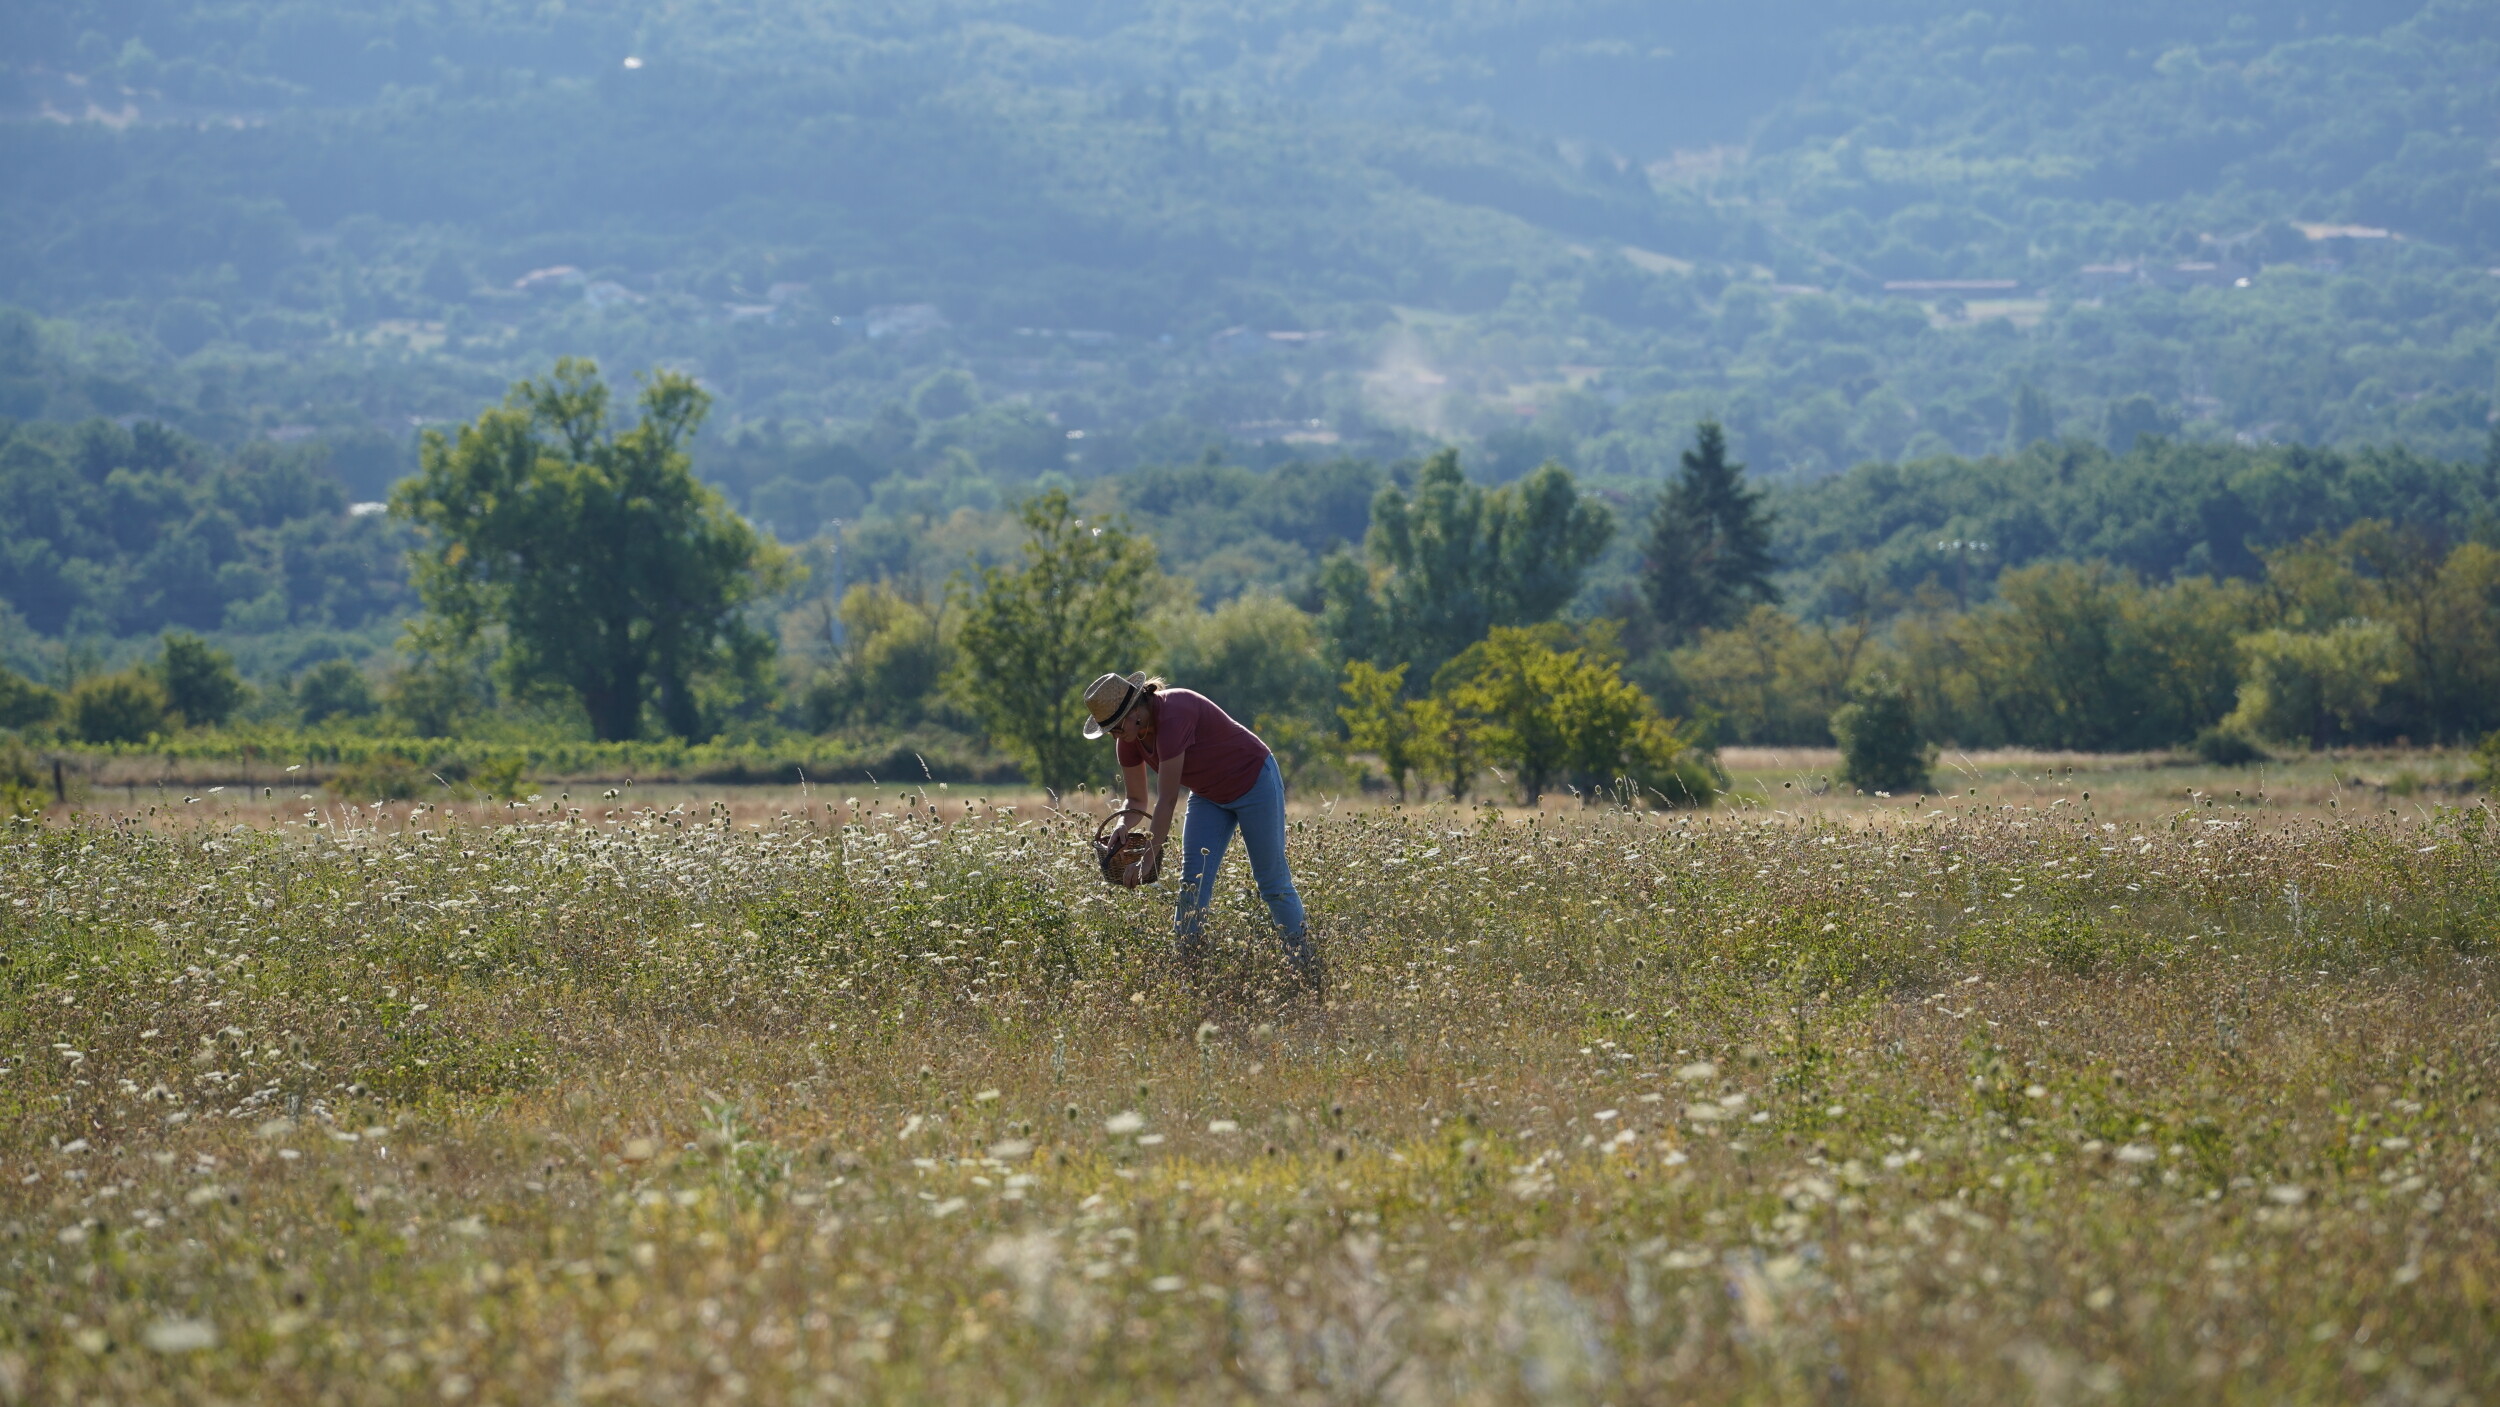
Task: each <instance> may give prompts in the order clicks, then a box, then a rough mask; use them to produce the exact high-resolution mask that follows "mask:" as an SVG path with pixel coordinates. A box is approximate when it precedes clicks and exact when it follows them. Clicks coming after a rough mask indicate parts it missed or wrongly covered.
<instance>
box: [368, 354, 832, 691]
mask: <svg viewBox="0 0 2500 1407" xmlns="http://www.w3.org/2000/svg"><path fill="white" fill-rule="evenodd" d="M709 404H710V398H709V397H708V396H706V395H705V394H704V392H703V391H702V389H701V388H699V387H697V386H696V385H695V383H694V382H693V380H692V379H690V378H688V377H685V376H682V375H679V374H677V373H675V372H661V373H659V374H658V375H656V376H655V377H653V378H652V379H651V381H650V382H649V383H648V384H647V385H646V386H645V387H644V390H643V393H642V397H641V401H640V409H641V419H640V420H639V421H638V422H637V423H636V424H635V425H634V426H633V427H632V428H631V429H628V430H622V431H619V430H617V429H616V428H615V427H614V426H613V425H611V423H610V419H609V398H608V388H607V386H606V385H605V384H604V383H603V382H601V381H600V380H599V375H598V368H597V367H596V366H594V365H593V364H591V363H590V362H587V361H582V360H577V359H574V358H566V359H564V360H562V361H559V362H557V363H556V367H555V373H554V375H552V376H551V377H549V378H548V379H547V380H545V381H522V382H520V383H518V384H516V385H515V386H514V387H513V388H512V392H511V394H510V395H509V396H507V397H506V398H505V401H504V404H503V405H502V406H500V407H498V408H496V409H493V410H489V411H487V412H486V413H485V414H483V415H480V416H479V417H478V418H477V420H476V422H475V423H473V424H470V425H465V426H462V427H461V429H460V431H459V434H458V436H457V437H456V438H446V437H445V436H443V435H442V434H441V433H440V432H435V431H429V432H427V434H426V436H425V439H424V442H423V444H422V446H421V449H420V460H421V463H422V468H421V470H420V472H419V473H418V475H417V476H416V477H415V478H413V479H410V480H408V481H407V482H405V483H403V484H401V485H400V486H399V488H398V489H397V490H396V491H395V492H394V493H393V495H392V499H391V508H392V512H394V513H395V514H397V515H398V516H400V517H401V518H404V519H406V520H408V521H409V522H412V523H414V524H416V525H417V526H418V527H419V528H420V529H422V530H423V532H424V535H425V545H424V546H423V547H422V548H421V549H420V550H419V551H418V552H417V553H416V554H415V557H416V580H417V588H418V593H419V595H420V596H421V598H422V599H423V600H424V602H425V606H426V609H427V611H428V612H429V613H430V615H431V616H432V617H433V618H434V619H435V620H436V621H437V622H439V623H440V624H441V626H442V627H443V630H442V637H443V639H444V640H445V641H446V642H449V643H451V644H455V645H456V644H462V643H466V642H470V641H474V640H475V639H476V638H477V637H478V636H479V635H481V634H482V633H484V632H487V631H489V630H494V631H498V632H500V636H501V645H502V653H501V660H500V668H501V670H502V672H503V674H504V677H505V678H506V680H507V681H508V682H509V683H510V684H511V686H512V687H513V690H514V692H515V693H519V694H532V693H569V694H570V695H571V696H572V697H573V698H575V699H577V700H579V701H580V703H581V706H582V709H583V711H584V712H585V713H587V714H588V715H589V718H590V725H591V729H592V731H593V732H594V733H595V734H597V736H598V737H599V738H601V739H602V740H621V739H630V738H637V737H640V736H642V735H643V731H644V721H643V720H644V712H645V710H646V709H649V710H651V711H652V712H653V713H654V714H656V716H657V719H658V722H659V724H660V726H661V727H662V728H663V729H664V730H666V731H667V732H669V733H672V734H675V735H677V736H679V737H682V738H695V737H698V736H701V735H702V734H703V733H704V732H705V731H706V729H705V712H706V709H705V705H706V703H707V702H709V701H710V698H707V694H708V695H710V696H712V697H719V696H726V695H734V694H737V693H740V692H745V691H752V690H754V689H756V688H758V687H760V685H761V682H762V676H763V672H764V667H765V665H766V664H767V663H768V662H769V660H770V658H771V655H772V649H773V642H772V640H771V639H770V637H768V636H766V635H765V634H763V633H762V632H761V631H759V630H757V629H756V628H755V627H754V626H753V625H751V624H750V623H749V622H748V621H747V620H746V619H745V618H744V615H743V614H742V610H743V608H744V607H745V606H746V605H747V604H748V603H749V602H751V601H753V600H755V599H756V598H757V597H759V596H761V595H764V594H766V593H768V592H771V591H773V590H777V589H779V588H780V587H781V586H782V585H783V584H784V583H785V581H786V579H787V577H788V575H789V567H788V564H787V558H786V557H785V556H784V554H783V553H782V552H781V550H780V549H779V548H778V547H777V546H775V545H773V544H771V543H769V542H767V541H765V540H764V539H762V538H761V537H759V536H758V535H757V534H756V533H755V531H754V530H753V529H752V528H750V527H748V526H747V524H746V523H745V522H744V521H743V520H741V519H740V518H739V517H738V516H737V515H736V514H734V513H732V512H730V511H729V509H728V508H727V506H726V505H724V504H723V503H722V501H721V499H720V496H719V494H717V493H716V492H714V491H713V490H712V489H710V488H709V487H707V486H705V485H704V484H702V483H701V482H699V481H698V480H696V478H695V477H694V474H693V471H692V468H691V465H690V463H689V461H688V458H687V453H686V448H685V446H686V442H687V440H688V438H689V437H691V436H692V435H693V434H694V431H695V428H696V426H697V425H699V424H700V423H701V421H702V419H703V415H704V412H705V410H706V409H707V408H708V407H709Z"/></svg>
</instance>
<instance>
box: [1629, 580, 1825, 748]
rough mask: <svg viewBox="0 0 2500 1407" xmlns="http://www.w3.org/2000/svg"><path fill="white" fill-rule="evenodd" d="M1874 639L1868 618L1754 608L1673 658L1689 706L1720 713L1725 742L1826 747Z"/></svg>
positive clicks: (1774, 607) (1762, 607) (1711, 632)
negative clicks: (1800, 615) (1811, 617)
mask: <svg viewBox="0 0 2500 1407" xmlns="http://www.w3.org/2000/svg"><path fill="white" fill-rule="evenodd" d="M1872 636H1873V629H1872V627H1871V626H1870V625H1869V624H1868V623H1867V622H1865V621H1831V620H1818V621H1801V620H1798V619H1797V618H1796V617H1795V616H1792V615H1790V614H1788V613H1787V612H1786V611H1783V610H1781V609H1780V608H1779V607H1777V606H1755V607H1754V608H1753V609H1752V610H1750V611H1747V612H1745V614H1744V615H1743V616H1741V617H1739V618H1738V619H1737V620H1736V621H1735V623H1733V624H1731V625H1730V626H1728V627H1727V628H1726V629H1724V630H1705V631H1703V632H1702V633H1701V635H1700V637H1699V638H1698V639H1696V640H1694V641H1693V643H1692V644H1690V645H1687V646H1685V647H1684V648H1683V649H1680V650H1678V651H1676V652H1675V654H1674V655H1673V657H1672V658H1671V661H1670V663H1671V665H1672V667H1673V668H1674V671H1675V678H1676V680H1677V681H1678V682H1680V683H1681V684H1682V686H1683V691H1684V697H1685V699H1686V700H1687V702H1688V706H1690V707H1692V708H1694V709H1696V710H1701V709H1706V710H1708V711H1709V712H1710V713H1711V714H1714V715H1716V716H1717V718H1718V720H1719V722H1718V728H1719V730H1720V731H1719V738H1720V740H1721V741H1723V742H1732V743H1762V744H1773V745H1787V746H1804V747H1819V746H1821V745H1823V744H1825V743H1828V742H1829V741H1831V731H1830V728H1831V716H1832V711H1833V710H1834V709H1836V708H1838V707H1840V705H1841V704H1842V703H1844V702H1846V701H1847V697H1848V687H1849V680H1850V678H1851V677H1852V676H1853V674H1854V673H1855V672H1856V670H1857V666H1858V660H1859V657H1860V656H1861V655H1862V654H1864V653H1865V651H1866V647H1867V643H1868V641H1869V640H1870V639H1871V638H1872Z"/></svg>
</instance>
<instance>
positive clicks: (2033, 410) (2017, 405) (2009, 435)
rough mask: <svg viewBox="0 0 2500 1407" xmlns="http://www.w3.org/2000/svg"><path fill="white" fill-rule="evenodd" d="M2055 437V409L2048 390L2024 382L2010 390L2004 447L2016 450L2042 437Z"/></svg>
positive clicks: (2046, 438)
mask: <svg viewBox="0 0 2500 1407" xmlns="http://www.w3.org/2000/svg"><path fill="white" fill-rule="evenodd" d="M2055 438H2057V412H2056V411H2055V410H2054V409H2053V408H2052V407H2051V406H2050V405H2049V398H2048V393H2047V392H2044V391H2042V390H2041V389H2040V388H2039V387H2037V386H2034V385H2032V384H2031V383H2030V382H2028V381H2026V382H2024V383H2023V384H2022V385H2021V386H2020V387H2018V388H2017V389H2016V390H2015V392H2014V414H2013V418H2012V419H2011V420H2010V421H2009V422H2008V423H2007V425H2006V427H2005V447H2006V448H2007V449H2009V450H2012V451H2013V452H2014V453H2016V454H2020V453H2022V452H2023V451H2024V450H2027V449H2029V448H2031V447H2032V446H2033V445H2036V444H2038V443H2040V442H2041V441H2042V440H2051V439H2055Z"/></svg>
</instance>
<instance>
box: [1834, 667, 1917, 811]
mask: <svg viewBox="0 0 2500 1407" xmlns="http://www.w3.org/2000/svg"><path fill="white" fill-rule="evenodd" d="M1850 693H1851V696H1852V697H1851V698H1850V700H1849V702H1847V703H1845V704H1842V705H1841V706H1840V708H1839V709H1838V710H1837V711H1836V712H1834V713H1833V714H1832V736H1833V737H1835V738H1837V739H1839V740H1840V779H1841V780H1842V781H1844V782H1846V783H1848V784H1849V785H1851V786H1853V787H1856V788H1858V789H1859V790H1861V791H1925V790H1927V788H1928V780H1927V768H1928V765H1929V764H1930V763H1931V762H1933V761H1934V760H1935V759H1934V754H1933V753H1932V752H1931V751H1930V750H1929V749H1928V746H1927V743H1926V741H1925V740H1924V739H1922V738H1920V737H1919V735H1918V719H1917V716H1916V714H1915V713H1914V712H1913V711H1912V710H1911V707H1910V697H1909V693H1908V691H1906V690H1904V689H1903V688H1902V687H1901V686H1900V685H1899V684H1898V683H1896V682H1894V681H1893V680H1892V679H1891V678H1890V677H1889V676H1886V675H1882V674H1876V675H1873V676H1871V677H1869V678H1868V679H1866V680H1865V681H1863V682H1861V683H1860V684H1859V685H1858V686H1857V687H1856V688H1854V689H1852V690H1850Z"/></svg>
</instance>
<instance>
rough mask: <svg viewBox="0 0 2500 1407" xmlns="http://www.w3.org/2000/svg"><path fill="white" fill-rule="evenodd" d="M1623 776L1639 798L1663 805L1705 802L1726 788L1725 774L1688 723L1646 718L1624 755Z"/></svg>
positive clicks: (1717, 795) (1692, 726)
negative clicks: (1637, 793) (1637, 736)
mask: <svg viewBox="0 0 2500 1407" xmlns="http://www.w3.org/2000/svg"><path fill="white" fill-rule="evenodd" d="M1624 780H1625V781H1626V782H1629V783H1630V784H1631V785H1632V786H1633V787H1635V788H1638V789H1639V791H1640V794H1641V798H1642V799H1644V800H1646V801H1648V802H1650V803H1652V804H1655V805H1663V806H1708V805H1710V804H1711V803H1712V802H1714V801H1716V800H1718V798H1719V793H1720V792H1721V791H1724V790H1725V789H1726V788H1727V774H1726V773H1725V772H1722V771H1721V770H1719V761H1718V758H1717V757H1716V756H1714V755H1713V754H1712V753H1711V751H1710V749H1709V748H1707V747H1705V746H1703V745H1702V742H1701V730H1700V729H1699V728H1697V727H1696V726H1694V725H1693V724H1690V723H1674V722H1669V721H1666V720H1663V719H1655V718H1653V719H1649V720H1647V721H1646V722H1645V723H1644V724H1643V725H1642V728H1641V731H1640V736H1639V738H1638V740H1637V741H1636V743H1635V744H1634V746H1633V747H1631V748H1630V749H1628V750H1627V751H1626V754H1625V757H1624Z"/></svg>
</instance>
